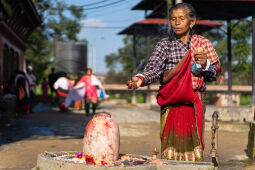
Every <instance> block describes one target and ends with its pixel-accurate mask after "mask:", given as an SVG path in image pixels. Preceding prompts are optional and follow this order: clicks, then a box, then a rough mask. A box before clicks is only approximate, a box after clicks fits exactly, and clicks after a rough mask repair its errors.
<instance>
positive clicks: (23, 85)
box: [14, 70, 31, 113]
mask: <svg viewBox="0 0 255 170" xmlns="http://www.w3.org/2000/svg"><path fill="white" fill-rule="evenodd" d="M14 85H15V89H16V90H15V91H16V95H17V109H16V110H17V112H18V113H29V112H30V107H31V106H30V101H29V100H30V89H29V82H28V79H27V77H26V75H25V73H24V72H23V71H19V70H16V71H15V78H14Z"/></svg>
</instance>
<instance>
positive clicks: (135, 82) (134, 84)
mask: <svg viewBox="0 0 255 170" xmlns="http://www.w3.org/2000/svg"><path fill="white" fill-rule="evenodd" d="M141 85H142V80H141V79H140V78H139V77H136V76H135V77H133V78H132V80H129V81H127V86H128V88H129V89H137V88H139V87H141Z"/></svg>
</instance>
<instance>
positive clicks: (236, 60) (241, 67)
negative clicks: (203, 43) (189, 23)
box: [204, 18, 252, 85]
mask: <svg viewBox="0 0 255 170" xmlns="http://www.w3.org/2000/svg"><path fill="white" fill-rule="evenodd" d="M231 28H232V31H231V46H232V51H231V53H232V74H233V75H232V78H233V84H236V85H237V84H243V85H248V84H249V85H250V84H251V80H252V78H251V75H252V63H251V33H252V26H251V22H250V19H249V18H246V19H245V20H233V21H232V22H231ZM226 31H227V27H226V26H225V27H224V28H223V31H221V30H212V31H209V32H207V33H205V34H204V36H205V37H207V38H208V39H210V40H211V41H212V42H213V44H214V45H215V46H214V47H215V49H216V52H217V53H218V55H219V57H220V60H221V65H222V68H223V72H226V71H227V64H228V62H227V61H228V53H227V34H226Z"/></svg>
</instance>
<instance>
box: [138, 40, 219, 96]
mask: <svg viewBox="0 0 255 170" xmlns="http://www.w3.org/2000/svg"><path fill="white" fill-rule="evenodd" d="M197 47H201V48H203V51H204V52H205V53H206V54H207V59H208V60H209V61H210V63H211V65H212V67H210V69H209V70H207V71H203V73H202V76H200V77H196V76H194V75H193V74H192V75H191V78H192V85H193V89H194V90H198V88H200V89H199V90H200V91H204V90H205V81H214V80H216V77H217V73H218V72H220V71H221V67H220V62H219V58H218V55H217V54H216V52H215V50H214V48H213V46H212V44H211V42H210V41H209V40H207V39H205V38H204V37H202V36H200V35H193V36H192V37H191V38H190V39H189V40H188V42H187V44H184V43H183V42H182V41H181V40H179V39H176V38H175V39H173V40H171V41H170V40H169V38H163V39H162V40H161V41H159V42H158V43H157V45H156V47H155V49H154V50H153V52H152V55H151V56H150V58H149V61H148V63H147V65H146V67H145V69H144V71H143V72H142V73H141V74H138V75H142V76H143V77H144V78H145V83H144V85H148V84H151V83H152V82H154V81H156V80H158V79H160V78H161V76H162V75H163V73H164V71H166V70H171V69H173V68H174V67H175V65H176V64H177V63H179V61H180V60H181V59H182V57H183V56H184V55H185V54H186V52H187V51H188V50H189V49H190V48H191V56H192V62H191V64H193V63H194V61H195V59H194V54H193V51H194V49H196V48H197Z"/></svg>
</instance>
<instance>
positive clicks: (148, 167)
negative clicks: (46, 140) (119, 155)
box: [32, 151, 214, 170]
mask: <svg viewBox="0 0 255 170" xmlns="http://www.w3.org/2000/svg"><path fill="white" fill-rule="evenodd" d="M78 153H79V152H73V151H72V152H65V151H61V152H48V153H47V154H45V153H41V154H39V155H38V159H37V165H36V166H35V167H34V168H33V169H32V170H183V169H184V170H214V166H213V164H212V163H210V162H187V161H170V160H160V161H162V162H163V163H160V164H151V163H150V161H151V159H152V158H151V157H148V156H142V155H132V154H125V155H127V156H128V157H131V158H135V159H136V158H138V159H143V160H144V163H143V164H139V165H132V166H130V165H125V166H124V165H120V166H117V165H105V166H103V165H87V164H85V163H80V162H79V161H73V160H72V159H71V157H73V156H72V155H75V154H78ZM68 156H70V159H69V157H68Z"/></svg>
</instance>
